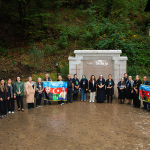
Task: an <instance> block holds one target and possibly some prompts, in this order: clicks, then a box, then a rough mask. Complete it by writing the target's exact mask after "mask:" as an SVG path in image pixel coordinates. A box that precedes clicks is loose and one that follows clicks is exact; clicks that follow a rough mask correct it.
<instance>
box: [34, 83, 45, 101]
mask: <svg viewBox="0 0 150 150" xmlns="http://www.w3.org/2000/svg"><path fill="white" fill-rule="evenodd" d="M36 88H38V89H39V83H38V82H36ZM43 88H44V85H43V83H42V82H41V89H43ZM41 94H42V96H43V92H42V93H41ZM35 98H39V92H38V90H37V89H35Z"/></svg>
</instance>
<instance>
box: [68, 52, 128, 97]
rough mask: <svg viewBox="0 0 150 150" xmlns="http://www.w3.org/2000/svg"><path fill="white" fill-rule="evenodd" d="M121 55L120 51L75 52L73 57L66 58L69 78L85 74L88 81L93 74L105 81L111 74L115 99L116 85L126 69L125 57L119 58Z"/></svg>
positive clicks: (80, 76)
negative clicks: (102, 77)
mask: <svg viewBox="0 0 150 150" xmlns="http://www.w3.org/2000/svg"><path fill="white" fill-rule="evenodd" d="M121 53H122V51H121V50H75V51H74V54H75V57H71V56H70V57H69V58H68V60H69V73H70V75H71V77H73V75H74V74H77V76H78V78H79V79H81V78H82V75H83V74H85V75H86V74H87V77H88V79H89V78H90V76H91V75H93V74H94V75H96V78H98V77H99V75H100V74H102V75H103V76H104V78H105V79H107V78H108V74H112V78H113V79H114V82H115V96H116V97H117V95H118V91H117V83H118V82H119V81H120V79H121V77H123V76H124V73H125V72H126V67H127V57H126V56H120V54H121ZM107 63H108V64H107Z"/></svg>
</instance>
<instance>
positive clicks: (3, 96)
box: [0, 86, 10, 100]
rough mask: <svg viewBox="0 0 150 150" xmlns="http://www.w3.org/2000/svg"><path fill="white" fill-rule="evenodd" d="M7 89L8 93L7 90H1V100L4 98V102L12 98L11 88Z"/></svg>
mask: <svg viewBox="0 0 150 150" xmlns="http://www.w3.org/2000/svg"><path fill="white" fill-rule="evenodd" d="M7 88H8V92H7V91H6V88H4V91H3V92H2V91H1V88H0V98H2V99H3V100H8V99H7V98H8V97H10V89H9V86H7Z"/></svg>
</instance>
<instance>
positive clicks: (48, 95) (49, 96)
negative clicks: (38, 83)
mask: <svg viewBox="0 0 150 150" xmlns="http://www.w3.org/2000/svg"><path fill="white" fill-rule="evenodd" d="M43 100H44V105H46V101H47V100H48V103H49V105H51V101H50V100H53V93H51V92H50V87H49V86H47V87H46V91H45V92H44V95H43Z"/></svg>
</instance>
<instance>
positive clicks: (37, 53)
mask: <svg viewBox="0 0 150 150" xmlns="http://www.w3.org/2000/svg"><path fill="white" fill-rule="evenodd" d="M43 57H44V51H43V50H39V49H37V48H36V46H35V43H34V46H33V47H31V49H29V60H28V62H29V66H30V67H33V68H34V69H35V71H37V70H38V71H40V68H41V67H42V66H43Z"/></svg>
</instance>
